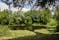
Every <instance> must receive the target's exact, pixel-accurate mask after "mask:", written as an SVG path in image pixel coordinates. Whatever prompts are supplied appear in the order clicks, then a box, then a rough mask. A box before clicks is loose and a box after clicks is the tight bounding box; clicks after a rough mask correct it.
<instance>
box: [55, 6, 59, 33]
mask: <svg viewBox="0 0 59 40" xmlns="http://www.w3.org/2000/svg"><path fill="white" fill-rule="evenodd" d="M55 19H56V21H57V26H56V31H58V32H59V6H57V7H56V11H55Z"/></svg>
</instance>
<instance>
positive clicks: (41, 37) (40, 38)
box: [8, 32, 59, 40]
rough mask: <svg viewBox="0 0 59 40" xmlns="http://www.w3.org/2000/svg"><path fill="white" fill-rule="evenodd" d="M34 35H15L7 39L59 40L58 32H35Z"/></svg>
mask: <svg viewBox="0 0 59 40" xmlns="http://www.w3.org/2000/svg"><path fill="white" fill-rule="evenodd" d="M35 33H36V35H35V36H24V37H17V38H13V39H8V40H59V35H58V34H51V35H49V34H48V35H47V34H42V33H38V32H35Z"/></svg>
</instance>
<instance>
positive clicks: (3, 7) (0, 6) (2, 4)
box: [0, 2, 30, 12]
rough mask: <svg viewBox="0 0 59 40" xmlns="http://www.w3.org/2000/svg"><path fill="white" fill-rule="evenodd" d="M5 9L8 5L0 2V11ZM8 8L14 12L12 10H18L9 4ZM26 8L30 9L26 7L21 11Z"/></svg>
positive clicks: (26, 9)
mask: <svg viewBox="0 0 59 40" xmlns="http://www.w3.org/2000/svg"><path fill="white" fill-rule="evenodd" d="M5 9H8V6H7V5H6V4H5V3H2V2H0V11H2V10H5ZM10 10H12V11H13V12H14V11H18V8H14V7H13V5H11V9H10ZM28 10H30V9H28V8H23V9H22V11H25V12H26V11H28Z"/></svg>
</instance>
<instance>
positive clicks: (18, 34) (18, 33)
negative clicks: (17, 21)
mask: <svg viewBox="0 0 59 40" xmlns="http://www.w3.org/2000/svg"><path fill="white" fill-rule="evenodd" d="M10 33H11V34H10V36H11V37H24V36H34V35H35V33H34V32H31V31H28V30H10Z"/></svg>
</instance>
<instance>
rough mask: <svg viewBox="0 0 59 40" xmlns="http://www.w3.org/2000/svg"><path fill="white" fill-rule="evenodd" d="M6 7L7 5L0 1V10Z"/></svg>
mask: <svg viewBox="0 0 59 40" xmlns="http://www.w3.org/2000/svg"><path fill="white" fill-rule="evenodd" d="M4 9H8V6H7V5H6V4H5V3H2V2H0V10H1V11H2V10H4Z"/></svg>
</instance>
